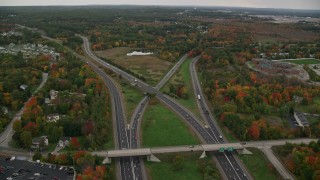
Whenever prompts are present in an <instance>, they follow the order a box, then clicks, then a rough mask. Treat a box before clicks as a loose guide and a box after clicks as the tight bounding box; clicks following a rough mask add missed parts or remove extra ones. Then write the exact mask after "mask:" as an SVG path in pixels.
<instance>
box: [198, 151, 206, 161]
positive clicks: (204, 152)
mask: <svg viewBox="0 0 320 180" xmlns="http://www.w3.org/2000/svg"><path fill="white" fill-rule="evenodd" d="M205 157H207V155H206V151H203V153H202V154H201V156H200V158H199V159H203V158H205Z"/></svg>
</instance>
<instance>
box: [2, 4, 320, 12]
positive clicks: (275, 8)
mask: <svg viewBox="0 0 320 180" xmlns="http://www.w3.org/2000/svg"><path fill="white" fill-rule="evenodd" d="M89 6H92V7H94V6H100V7H101V6H141V7H143V6H147V7H189V8H190V7H192V8H232V9H273V10H299V11H300V10H301V11H303V10H309V11H319V12H320V9H308V8H307V9H303V8H281V7H278V8H277V7H246V6H218V5H217V6H206V5H150V4H79V5H68V4H63V5H0V7H89Z"/></svg>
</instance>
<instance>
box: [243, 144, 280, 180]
mask: <svg viewBox="0 0 320 180" xmlns="http://www.w3.org/2000/svg"><path fill="white" fill-rule="evenodd" d="M248 150H249V151H251V152H252V153H253V154H250V155H238V157H239V158H240V160H241V161H242V162H243V163H244V164H245V165H246V167H247V168H248V170H249V171H250V173H251V174H252V176H253V177H254V179H259V180H270V179H281V178H280V176H279V175H278V173H277V171H276V169H275V168H274V166H273V165H272V164H271V163H270V162H269V160H268V159H267V158H266V157H265V155H264V154H263V153H262V152H261V151H260V150H259V149H256V148H248Z"/></svg>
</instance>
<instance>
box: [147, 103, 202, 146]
mask: <svg viewBox="0 0 320 180" xmlns="http://www.w3.org/2000/svg"><path fill="white" fill-rule="evenodd" d="M142 132H143V133H142V144H143V146H144V147H156V146H175V145H188V144H198V143H199V140H198V138H197V137H196V136H195V135H194V134H193V133H192V132H191V130H190V129H189V127H188V126H187V125H186V124H185V122H184V121H183V120H182V119H181V118H180V117H179V116H178V115H177V114H176V113H175V112H173V111H171V110H170V109H168V108H167V107H166V106H164V105H163V104H161V103H160V102H159V101H158V100H157V99H155V98H153V99H151V100H150V102H149V106H148V107H147V109H146V112H145V114H144V116H143V121H142Z"/></svg>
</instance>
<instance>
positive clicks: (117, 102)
mask: <svg viewBox="0 0 320 180" xmlns="http://www.w3.org/2000/svg"><path fill="white" fill-rule="evenodd" d="M87 63H88V64H89V65H90V66H91V67H92V69H93V70H94V71H95V72H96V73H97V74H98V75H100V77H102V79H103V81H104V82H105V84H106V85H107V87H108V88H109V91H110V94H111V96H112V104H113V113H112V116H113V119H114V120H115V123H113V124H115V125H116V128H115V129H114V130H115V143H116V145H117V146H118V148H119V149H128V148H129V137H128V133H127V129H126V120H125V116H124V114H125V111H124V109H123V104H122V102H123V100H122V98H121V94H120V91H119V89H118V88H117V86H116V85H115V83H114V82H113V81H112V79H111V78H110V77H109V76H108V75H107V74H106V73H105V72H104V71H103V70H101V69H100V68H98V67H97V66H96V65H95V64H94V63H92V62H90V61H88V62H87ZM130 159H131V157H130V158H127V157H126V158H120V159H119V162H120V169H121V171H120V172H121V173H120V175H121V179H124V180H134V178H133V173H132V169H133V166H132V164H131V161H130Z"/></svg>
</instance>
